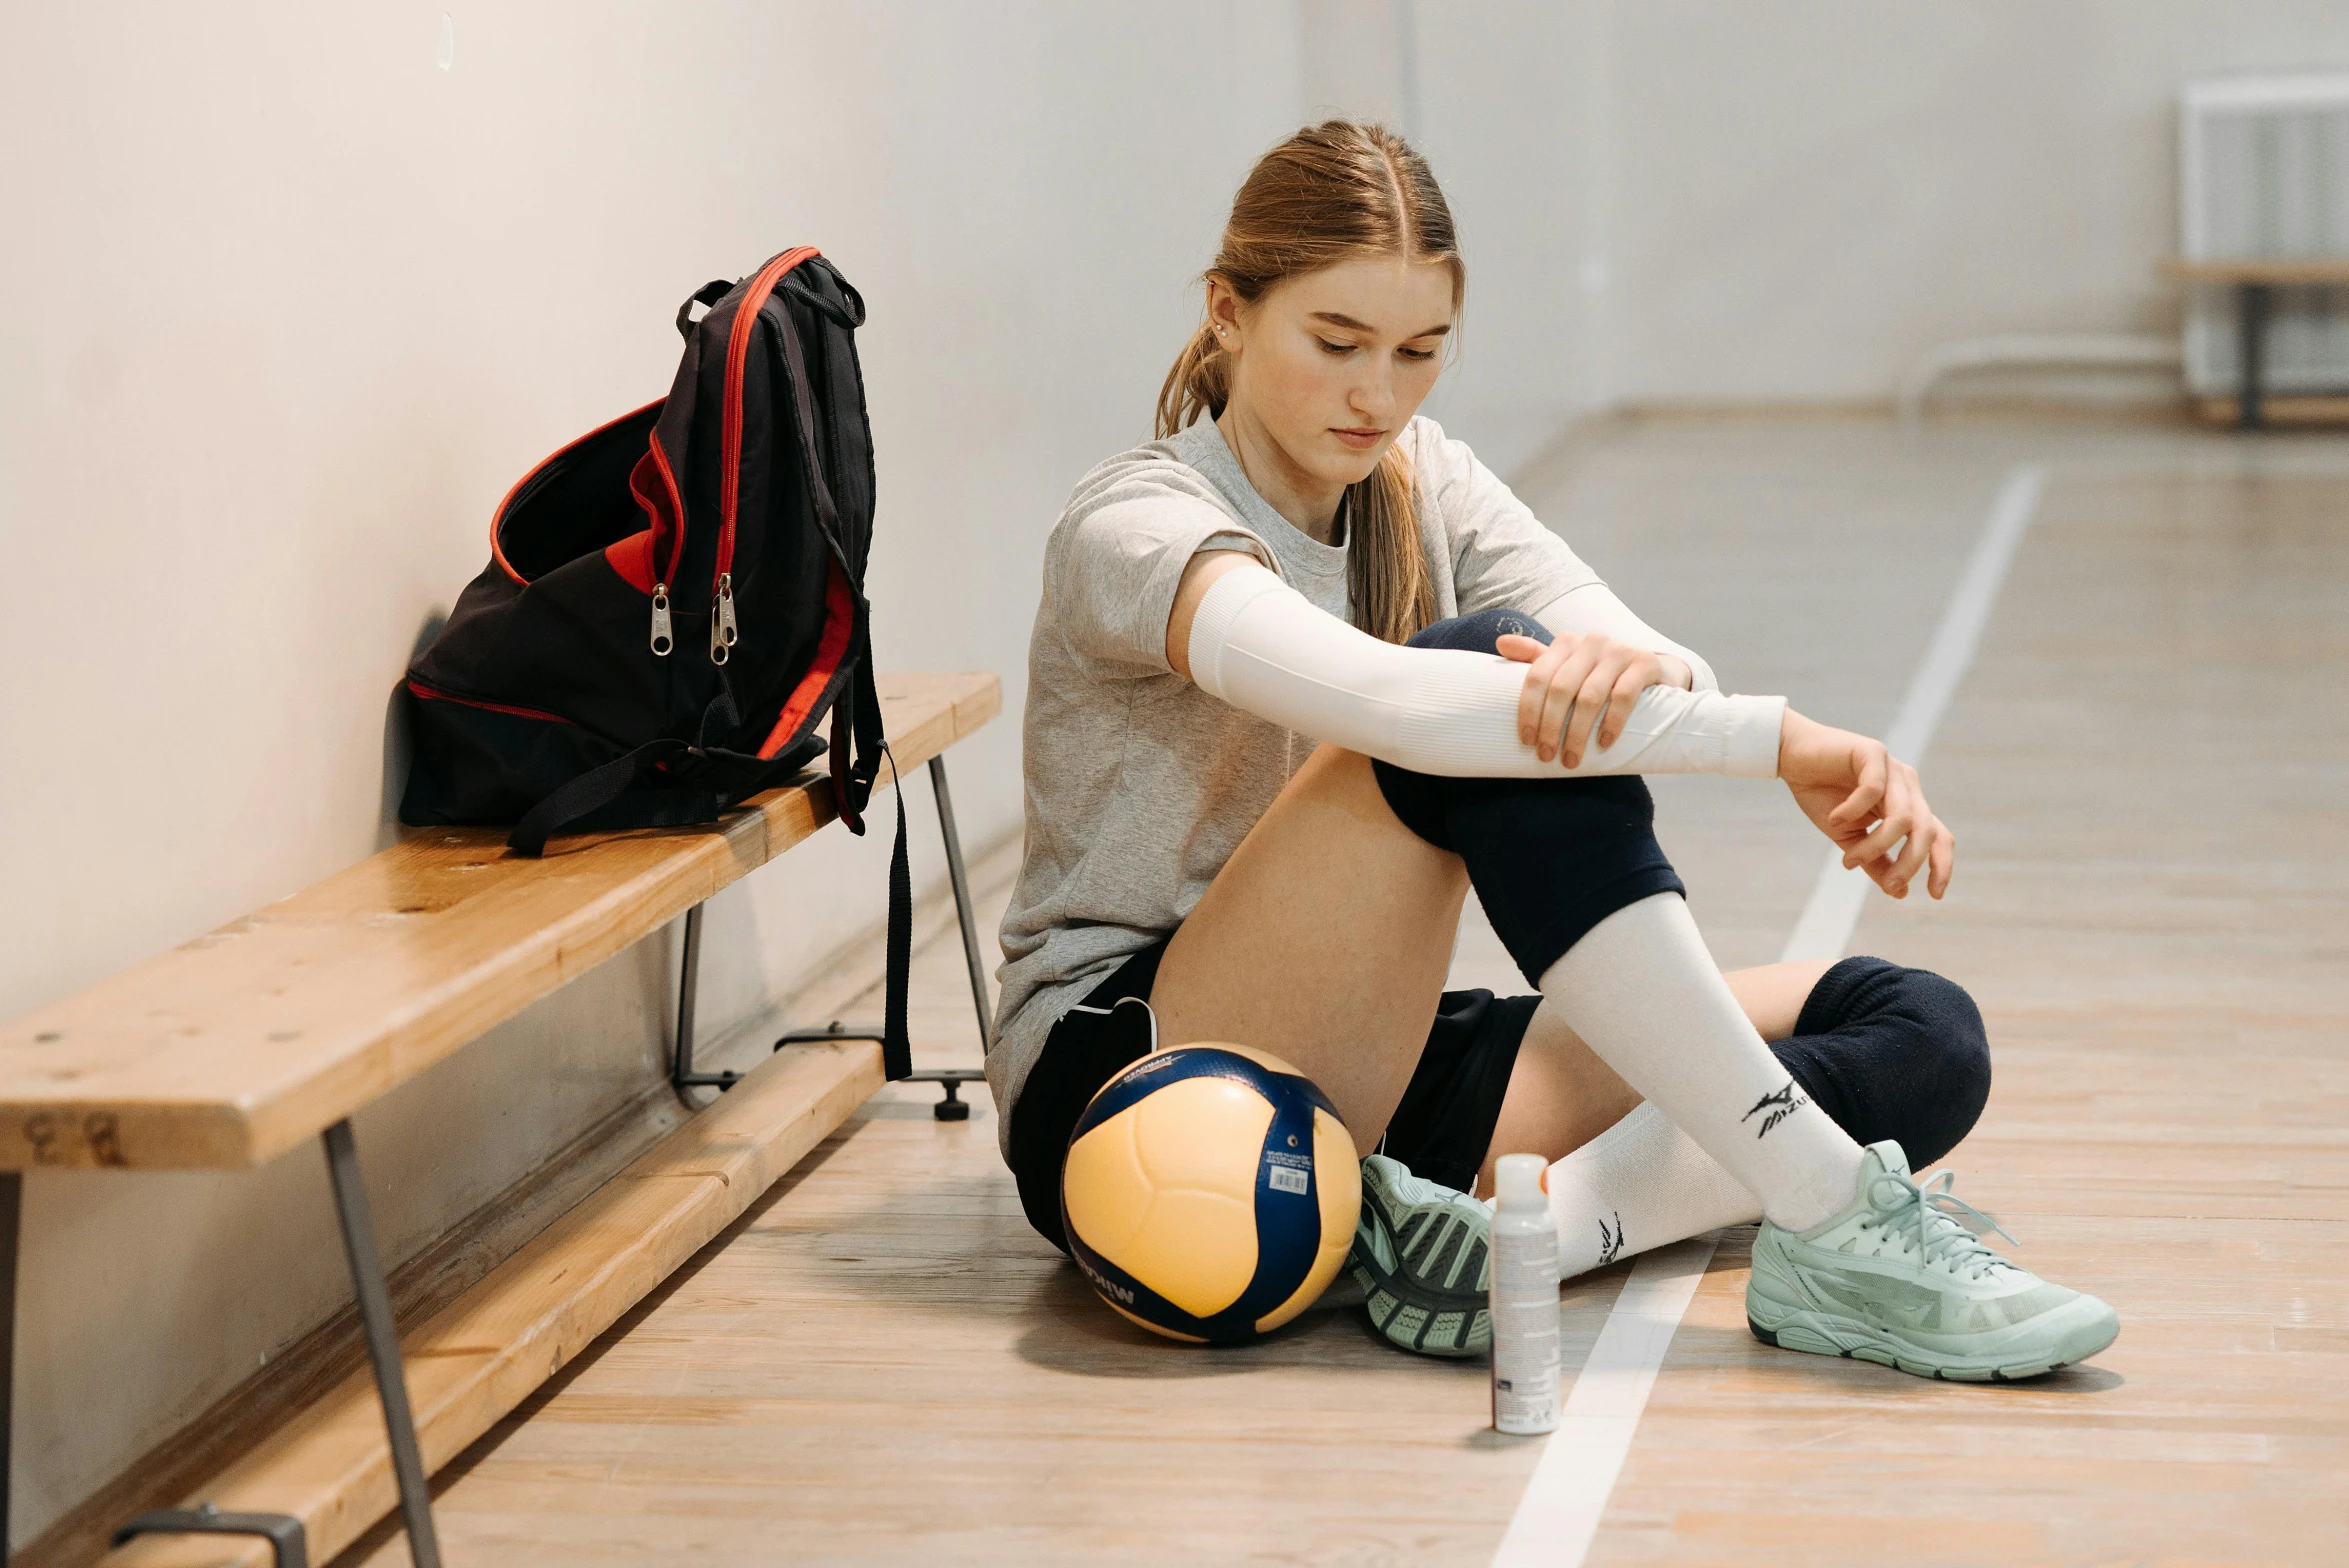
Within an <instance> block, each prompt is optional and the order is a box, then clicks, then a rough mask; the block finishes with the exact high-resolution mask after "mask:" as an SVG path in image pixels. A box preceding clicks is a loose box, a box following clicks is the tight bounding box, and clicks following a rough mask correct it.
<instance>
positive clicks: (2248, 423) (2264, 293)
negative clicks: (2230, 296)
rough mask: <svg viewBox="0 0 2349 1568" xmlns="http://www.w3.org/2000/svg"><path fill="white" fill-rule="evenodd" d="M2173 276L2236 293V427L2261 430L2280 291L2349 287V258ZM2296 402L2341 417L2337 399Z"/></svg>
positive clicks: (2188, 266)
mask: <svg viewBox="0 0 2349 1568" xmlns="http://www.w3.org/2000/svg"><path fill="white" fill-rule="evenodd" d="M2169 274H2170V276H2171V277H2173V278H2176V279H2178V280H2179V281H2180V282H2183V283H2205V284H2216V285H2220V286H2223V287H2227V288H2231V289H2233V290H2234V291H2235V330H2236V331H2237V332H2238V333H2239V334H2240V335H2241V340H2240V346H2239V348H2238V350H2237V359H2238V361H2239V364H2238V368H2237V375H2238V376H2239V378H2240V379H2239V381H2238V388H2239V390H2238V391H2237V392H2236V395H2235V406H2234V416H2235V423H2236V425H2237V426H2238V427H2240V428H2241V429H2244V430H2257V429H2258V428H2259V427H2260V425H2261V424H2262V423H2263V422H2264V421H2265V418H2266V412H2267V404H2268V401H2269V400H2268V394H2267V387H2266V372H2267V326H2268V319H2269V317H2271V316H2273V315H2274V314H2275V306H2276V290H2277V289H2280V288H2307V287H2322V286H2325V285H2339V284H2349V256H2305V257H2243V258H2240V259H2233V260H2228V259H2198V260H2192V261H2181V260H2173V261H2171V262H2170V263H2169ZM2296 401H2310V402H2315V401H2322V402H2325V403H2330V404H2332V405H2333V407H2332V409H2331V417H2334V418H2338V417H2340V414H2341V412H2342V409H2341V406H2340V405H2341V400H2340V399H2338V398H2330V399H2323V400H2314V399H2309V400H2296Z"/></svg>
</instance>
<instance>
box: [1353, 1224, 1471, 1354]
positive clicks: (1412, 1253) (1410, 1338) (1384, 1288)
mask: <svg viewBox="0 0 2349 1568" xmlns="http://www.w3.org/2000/svg"><path fill="white" fill-rule="evenodd" d="M1368 1208H1369V1203H1368V1202H1367V1201H1366V1202H1365V1209H1366V1210H1367V1209H1368ZM1440 1218H1442V1211H1441V1210H1423V1211H1421V1212H1419V1213H1417V1214H1414V1215H1412V1216H1411V1217H1410V1218H1409V1219H1408V1220H1406V1221H1404V1222H1403V1226H1402V1228H1401V1229H1400V1230H1395V1229H1392V1228H1390V1227H1388V1226H1387V1221H1386V1215H1385V1213H1384V1211H1383V1210H1382V1211H1379V1215H1378V1219H1377V1221H1376V1223H1377V1224H1378V1225H1379V1226H1380V1227H1381V1228H1382V1229H1386V1230H1387V1234H1388V1240H1389V1242H1390V1243H1391V1244H1392V1246H1393V1247H1394V1252H1395V1257H1396V1258H1397V1260H1398V1261H1399V1263H1400V1265H1401V1267H1400V1268H1398V1269H1397V1270H1396V1271H1394V1272H1393V1273H1389V1272H1388V1271H1387V1270H1385V1269H1383V1268H1381V1267H1380V1266H1379V1265H1378V1263H1377V1261H1376V1260H1375V1259H1373V1258H1370V1257H1367V1256H1365V1255H1364V1250H1363V1249H1362V1248H1361V1247H1359V1246H1357V1247H1356V1248H1355V1249H1354V1252H1353V1254H1352V1256H1351V1257H1349V1258H1348V1259H1347V1270H1346V1271H1347V1273H1348V1274H1349V1275H1351V1276H1352V1278H1353V1280H1354V1282H1355V1283H1356V1284H1357V1285H1360V1286H1361V1287H1362V1294H1363V1296H1364V1297H1365V1298H1366V1300H1365V1303H1364V1305H1365V1307H1366V1309H1367V1310H1368V1312H1369V1313H1370V1322H1371V1326H1372V1327H1374V1328H1376V1329H1377V1330H1378V1331H1379V1333H1381V1334H1382V1335H1384V1336H1385V1337H1386V1339H1387V1342H1388V1343H1389V1344H1392V1345H1395V1346H1397V1347H1399V1348H1401V1349H1404V1350H1408V1351H1412V1352H1414V1353H1415V1354H1418V1355H1422V1356H1441V1357H1444V1358H1446V1359H1450V1360H1465V1359H1467V1358H1469V1357H1473V1356H1481V1355H1484V1354H1485V1353H1486V1352H1487V1351H1489V1350H1490V1349H1491V1348H1492V1341H1493V1320H1492V1311H1491V1308H1490V1306H1489V1304H1488V1303H1487V1301H1486V1299H1485V1293H1484V1292H1483V1291H1482V1290H1457V1289H1453V1288H1450V1287H1447V1286H1443V1285H1438V1284H1435V1283H1433V1282H1431V1281H1429V1280H1427V1279H1424V1278H1422V1277H1420V1276H1419V1275H1417V1274H1415V1273H1414V1272H1412V1270H1413V1267H1414V1264H1416V1265H1418V1266H1419V1267H1431V1266H1434V1265H1437V1264H1448V1263H1450V1262H1451V1261H1452V1260H1451V1258H1450V1257H1449V1256H1447V1254H1448V1253H1449V1252H1450V1250H1451V1249H1449V1248H1447V1247H1445V1246H1443V1245H1442V1243H1443V1242H1444V1241H1445V1240H1446V1235H1445V1233H1444V1231H1443V1230H1442V1229H1441V1228H1439V1227H1438V1226H1437V1225H1436V1224H1435V1221H1437V1220H1438V1219H1440ZM1468 1245H1469V1249H1470V1250H1469V1251H1468V1253H1467V1256H1466V1257H1465V1258H1464V1259H1462V1260H1461V1262H1460V1265H1459V1269H1458V1272H1459V1273H1461V1274H1464V1275H1466V1276H1467V1277H1468V1278H1470V1279H1475V1278H1476V1277H1477V1276H1478V1275H1479V1274H1480V1273H1481V1272H1482V1271H1483V1269H1484V1266H1485V1251H1486V1248H1487V1246H1488V1238H1486V1237H1484V1236H1481V1235H1480V1236H1476V1237H1475V1238H1474V1239H1473V1240H1471V1241H1470V1242H1469V1244H1468Z"/></svg>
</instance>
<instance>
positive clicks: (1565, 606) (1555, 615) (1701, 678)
mask: <svg viewBox="0 0 2349 1568" xmlns="http://www.w3.org/2000/svg"><path fill="white" fill-rule="evenodd" d="M1533 618H1534V619H1535V620H1537V621H1539V622H1541V623H1542V624H1543V625H1544V626H1546V627H1548V628H1549V629H1550V635H1552V636H1553V637H1563V636H1575V637H1582V636H1587V635H1589V634H1590V633H1592V632H1598V633H1600V634H1601V635H1603V636H1607V637H1612V638H1614V639H1615V640H1616V641H1617V642H1621V643H1629V644H1630V645H1631V646H1632V647H1634V648H1646V649H1648V650H1650V651H1651V652H1654V653H1668V654H1670V655H1672V657H1674V658H1675V659H1678V660H1680V661H1681V662H1682V663H1683V664H1685V665H1687V666H1688V673H1689V678H1690V679H1691V680H1692V681H1694V682H1695V689H1696V690H1698V691H1719V690H1720V689H1721V682H1720V681H1719V680H1717V679H1715V678H1714V675H1713V667H1712V666H1711V665H1710V664H1707V663H1706V662H1705V661H1704V660H1703V659H1700V658H1698V657H1697V656H1696V654H1695V653H1693V652H1691V651H1690V650H1688V649H1686V648H1683V647H1682V646H1680V644H1678V643H1676V642H1674V641H1673V640H1672V639H1671V638H1669V637H1667V636H1665V635H1664V634H1663V633H1662V632H1660V631H1658V630H1656V629H1655V628H1654V627H1653V626H1650V625H1649V624H1648V623H1647V622H1645V621H1643V620H1641V619H1640V618H1639V617H1638V616H1636V615H1634V614H1632V613H1631V606H1630V605H1628V604H1625V603H1624V602H1623V601H1622V600H1621V599H1618V598H1616V597H1615V593H1614V590H1613V589H1611V588H1609V587H1608V586H1607V585H1606V584H1605V583H1584V584H1583V585H1582V586H1581V587H1579V588H1569V589H1568V590H1566V592H1564V593H1562V594H1560V595H1558V597H1557V598H1555V599H1552V600H1551V601H1550V602H1549V603H1548V604H1546V605H1543V606H1542V607H1541V608H1540V609H1539V610H1537V611H1535V612H1534V617H1533Z"/></svg>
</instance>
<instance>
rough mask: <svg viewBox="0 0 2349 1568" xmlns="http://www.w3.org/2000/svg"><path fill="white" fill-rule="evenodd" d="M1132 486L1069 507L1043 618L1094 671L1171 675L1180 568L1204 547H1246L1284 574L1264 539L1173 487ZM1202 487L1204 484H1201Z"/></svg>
mask: <svg viewBox="0 0 2349 1568" xmlns="http://www.w3.org/2000/svg"><path fill="white" fill-rule="evenodd" d="M1163 481H1164V476H1152V479H1151V480H1150V481H1129V482H1127V483H1123V484H1120V485H1117V486H1115V487H1114V488H1112V489H1110V490H1108V491H1106V492H1105V493H1102V494H1100V495H1098V496H1097V497H1095V498H1093V501H1092V504H1090V505H1087V504H1082V503H1083V501H1084V499H1085V498H1083V497H1080V504H1077V505H1073V506H1072V507H1071V509H1070V511H1069V512H1068V513H1067V514H1065V515H1064V516H1063V518H1062V520H1061V522H1060V524H1059V526H1058V527H1056V528H1054V529H1053V531H1052V539H1051V541H1050V543H1049V544H1048V545H1047V546H1046V548H1045V552H1044V604H1043V614H1044V617H1045V618H1046V619H1047V620H1048V621H1049V622H1050V624H1051V625H1052V627H1053V628H1054V629H1055V630H1056V631H1057V632H1058V633H1059V635H1060V638H1061V641H1062V643H1063V644H1064V645H1065V646H1066V647H1067V648H1068V649H1069V651H1070V652H1071V653H1073V654H1074V655H1076V657H1077V658H1079V659H1080V660H1082V661H1083V662H1084V663H1085V664H1086V665H1088V666H1089V667H1090V668H1091V669H1092V670H1093V671H1094V672H1095V673H1096V674H1099V675H1103V676H1109V677H1122V678H1127V679H1139V678H1142V677H1146V676H1152V675H1166V674H1171V673H1172V667H1171V666H1170V665H1168V663H1167V662H1166V626H1167V622H1168V621H1169V620H1170V619H1171V618H1172V617H1173V615H1174V601H1175V590H1176V589H1177V588H1178V587H1180V586H1181V584H1182V580H1183V568H1184V567H1186V566H1188V565H1189V564H1190V560H1191V557H1192V556H1194V555H1197V554H1198V553H1199V552H1200V551H1202V550H1245V551H1247V552H1249V553H1250V554H1252V555H1254V556H1255V557H1256V558H1257V559H1258V560H1259V561H1262V562H1263V563H1264V564H1265V565H1266V566H1267V567H1270V568H1271V569H1272V570H1274V571H1276V572H1277V571H1278V570H1279V569H1280V568H1279V566H1278V565H1277V563H1276V562H1275V561H1274V559H1273V554H1272V551H1271V549H1270V548H1269V547H1268V546H1267V545H1266V544H1265V543H1264V541H1263V540H1261V539H1259V538H1257V537H1256V535H1255V534H1253V533H1251V532H1249V531H1248V530H1247V529H1246V528H1244V527H1242V526H1241V525H1240V523H1239V522H1238V521H1236V520H1235V519H1234V518H1233V517H1232V515H1231V514H1230V513H1229V512H1227V511H1225V510H1224V509H1223V508H1222V507H1220V506H1217V505H1216V504H1215V503H1214V502H1213V501H1210V500H1208V499H1207V498H1206V497H1205V496H1204V495H1196V494H1191V493H1188V489H1187V487H1186V486H1183V485H1181V484H1180V483H1179V481H1178V482H1175V483H1167V482H1163ZM1201 483H1202V485H1203V484H1204V481H1201Z"/></svg>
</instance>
